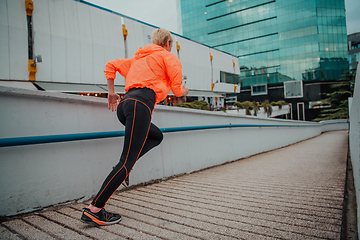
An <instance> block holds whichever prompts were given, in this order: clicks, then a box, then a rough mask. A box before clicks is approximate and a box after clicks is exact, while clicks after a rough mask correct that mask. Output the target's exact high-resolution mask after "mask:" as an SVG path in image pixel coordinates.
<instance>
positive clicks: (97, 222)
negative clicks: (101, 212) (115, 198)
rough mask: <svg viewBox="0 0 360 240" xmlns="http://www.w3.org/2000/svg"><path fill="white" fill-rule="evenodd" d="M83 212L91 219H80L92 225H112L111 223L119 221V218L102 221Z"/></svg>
mask: <svg viewBox="0 0 360 240" xmlns="http://www.w3.org/2000/svg"><path fill="white" fill-rule="evenodd" d="M84 214H85V215H86V216H88V217H89V218H91V219H92V220H91V221H89V220H84V219H80V220H81V221H82V222H84V223H87V224H90V225H94V226H107V225H113V224H117V223H119V222H120V221H121V218H120V219H119V220H116V221H113V222H103V221H100V220H98V219H94V217H92V216H91V215H90V214H88V213H86V212H84Z"/></svg>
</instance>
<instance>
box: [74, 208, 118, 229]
mask: <svg viewBox="0 0 360 240" xmlns="http://www.w3.org/2000/svg"><path fill="white" fill-rule="evenodd" d="M81 221H83V222H85V223H87V224H91V225H96V226H106V225H111V224H116V223H118V222H120V221H121V216H120V215H119V214H116V213H110V212H107V211H105V209H104V208H102V209H101V210H100V211H99V212H97V213H93V212H91V211H90V209H88V208H84V211H83V214H82V216H81Z"/></svg>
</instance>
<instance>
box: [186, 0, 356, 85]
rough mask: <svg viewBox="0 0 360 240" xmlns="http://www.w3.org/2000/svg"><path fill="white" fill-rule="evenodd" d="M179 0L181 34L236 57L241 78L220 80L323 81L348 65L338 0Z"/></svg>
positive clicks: (267, 82) (250, 82) (257, 82)
mask: <svg viewBox="0 0 360 240" xmlns="http://www.w3.org/2000/svg"><path fill="white" fill-rule="evenodd" d="M180 1H181V2H180V4H181V17H182V30H183V35H184V36H185V37H188V38H190V39H192V40H195V41H198V42H201V43H203V44H206V45H208V46H211V47H214V48H217V49H219V50H222V51H226V52H229V53H231V54H233V55H236V56H238V58H239V66H240V69H241V77H240V78H237V79H236V78H226V77H223V78H221V79H220V80H221V81H227V79H231V81H232V82H231V83H237V82H238V83H241V85H242V88H249V87H250V86H254V85H261V84H265V85H281V84H283V82H286V81H294V80H302V81H303V82H304V83H306V82H319V81H329V80H337V79H339V78H340V77H341V75H342V74H343V73H344V72H345V71H346V70H347V69H348V68H349V63H348V49H347V33H346V18H345V2H344V0H196V1H193V0H180ZM224 74H225V75H226V73H224ZM236 81H237V82H236Z"/></svg>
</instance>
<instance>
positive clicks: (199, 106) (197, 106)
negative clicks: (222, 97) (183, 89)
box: [177, 100, 210, 110]
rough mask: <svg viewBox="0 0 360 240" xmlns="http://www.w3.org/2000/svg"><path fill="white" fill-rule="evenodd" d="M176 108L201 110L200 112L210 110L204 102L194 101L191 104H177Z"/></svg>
mask: <svg viewBox="0 0 360 240" xmlns="http://www.w3.org/2000/svg"><path fill="white" fill-rule="evenodd" d="M177 107H185V108H194V109H202V110H210V109H209V106H208V103H207V102H206V101H204V100H201V101H198V100H195V101H193V102H186V103H179V104H178V105H177Z"/></svg>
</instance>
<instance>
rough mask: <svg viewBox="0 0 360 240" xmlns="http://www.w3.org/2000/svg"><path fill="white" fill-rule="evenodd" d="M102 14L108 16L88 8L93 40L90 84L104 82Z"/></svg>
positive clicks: (98, 10)
mask: <svg viewBox="0 0 360 240" xmlns="http://www.w3.org/2000/svg"><path fill="white" fill-rule="evenodd" d="M102 14H108V13H106V12H104V11H102V10H100V9H97V8H93V7H91V8H90V22H91V32H92V38H93V53H94V55H93V59H92V60H93V68H92V69H89V70H90V71H91V70H92V74H93V79H92V82H91V83H97V82H98V81H99V79H101V80H103V81H100V82H104V81H105V80H104V73H103V71H104V65H105V63H106V60H105V53H104V52H105V47H104V31H106V30H107V29H106V30H105V29H103V23H102Z"/></svg>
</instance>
